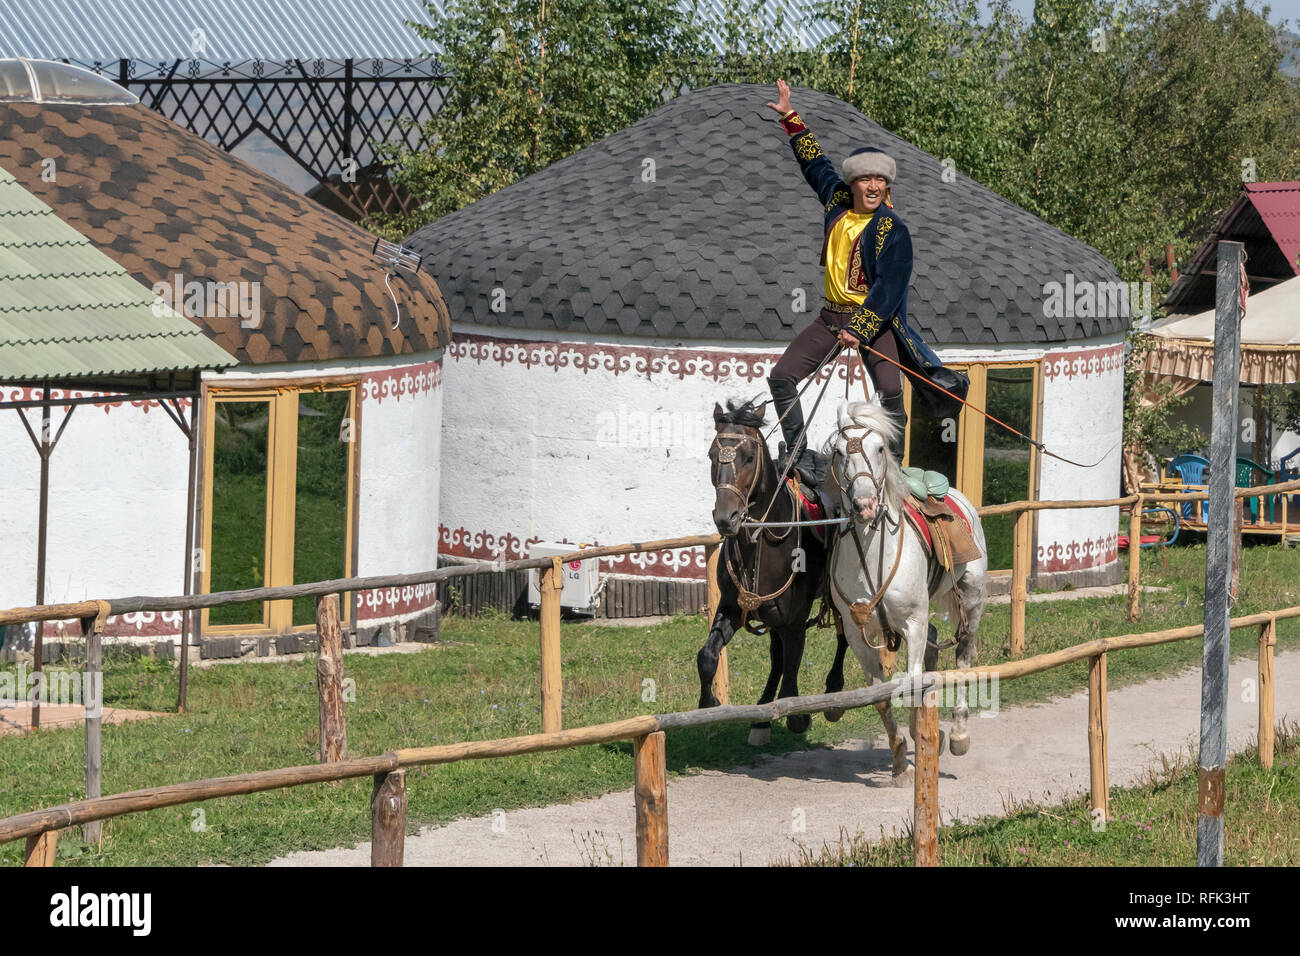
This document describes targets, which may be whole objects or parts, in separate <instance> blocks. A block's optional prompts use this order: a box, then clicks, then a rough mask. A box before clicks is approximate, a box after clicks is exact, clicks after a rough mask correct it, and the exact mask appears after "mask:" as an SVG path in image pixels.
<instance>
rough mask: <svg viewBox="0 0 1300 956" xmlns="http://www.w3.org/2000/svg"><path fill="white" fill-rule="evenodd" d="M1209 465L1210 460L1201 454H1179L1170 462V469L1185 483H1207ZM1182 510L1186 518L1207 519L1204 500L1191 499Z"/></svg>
mask: <svg viewBox="0 0 1300 956" xmlns="http://www.w3.org/2000/svg"><path fill="white" fill-rule="evenodd" d="M1208 467H1210V462H1209V460H1208V459H1205V458H1202V457H1201V456H1200V455H1179V456H1178V457H1177V458H1175V459H1174V460H1173V461H1171V462H1170V463H1169V471H1171V472H1174V473H1175V474H1177V475H1178V477H1180V478H1181V479H1182V480H1183V484H1185V485H1203V484H1205V469H1206V468H1208ZM1193 509H1195V511H1193ZM1180 510H1181V511H1182V513H1183V517H1184V518H1192V519H1193V520H1195V521H1204V520H1205V508H1204V504H1203V502H1199V501H1195V502H1193V501H1189V502H1188V503H1187V504H1185V505H1183V506H1182V507H1181V509H1180Z"/></svg>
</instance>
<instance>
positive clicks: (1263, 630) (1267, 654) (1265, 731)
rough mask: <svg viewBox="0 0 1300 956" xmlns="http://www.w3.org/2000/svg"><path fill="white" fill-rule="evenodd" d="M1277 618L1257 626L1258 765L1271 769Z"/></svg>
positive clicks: (1271, 618)
mask: <svg viewBox="0 0 1300 956" xmlns="http://www.w3.org/2000/svg"><path fill="white" fill-rule="evenodd" d="M1276 644H1277V618H1275V617H1270V618H1269V619H1268V622H1267V623H1265V624H1261V625H1260V626H1259V765H1260V766H1261V767H1263V768H1264V769H1265V770H1272V769H1273V648H1274V646H1276Z"/></svg>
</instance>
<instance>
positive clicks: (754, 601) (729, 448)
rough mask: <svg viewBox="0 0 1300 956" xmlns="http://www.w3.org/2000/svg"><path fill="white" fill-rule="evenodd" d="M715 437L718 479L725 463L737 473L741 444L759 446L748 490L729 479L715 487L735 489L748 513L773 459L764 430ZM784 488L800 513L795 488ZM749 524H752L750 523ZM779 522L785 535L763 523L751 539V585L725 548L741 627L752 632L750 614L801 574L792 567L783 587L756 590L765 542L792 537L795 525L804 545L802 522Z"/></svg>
mask: <svg viewBox="0 0 1300 956" xmlns="http://www.w3.org/2000/svg"><path fill="white" fill-rule="evenodd" d="M720 438H734V439H736V440H737V444H735V445H723V444H722V443H721V442H719V441H718V439H720ZM713 440H714V443H715V444H716V445H717V446H718V469H719V470H718V477H719V478H721V477H722V470H721V469H722V465H724V464H729V465H731V471H732V475H737V474H738V469H737V468H736V449H737V448H739V447H741V445H743V444H747V443H750V442H753V443H754V444H756V445H758V447H759V452H758V455H757V456H756V457H755V460H754V473H753V477H751V478H750V481H749V487H748V488H747V489H745V490H743V491H742V490H741V489H740V487H739V486H737V485H734V484H731V483H730V482H723V483H720V484H718V485H717V486H716V487H718V488H725V489H727V490H729V491H731V492H733V493H734V494H735V495H736V496H737V497H739V498H740V499H741V501H742V503H743V509H744V510H743V511H742V514H743V515H747V514H748V513H749V500H750V496H751V495H752V494H753V493H754V488H755V486H756V485H757V484H758V478H759V474H760V473H761V471H762V469H763V467H764V466H765V465H766V464H767V462H768V461H769V460H770V458H769V457H768V451H767V442H765V441H764V440H763V439H762V434H761V433H760V434H758V435H746V434H743V433H738V432H718V434H717V435H716V436H715V437H714V439H713ZM773 470H775V469H773ZM784 484H785V482H784V481H780V482H779V483H778V485H777V491H776V493H774V494H773V495H772V501H771V502H769V503H768V511H769V512H770V511H771V509H772V505H773V504H775V502H776V498H777V495H778V494H780V490H781V486H782V485H784ZM785 489H786V491H787V493H788V494H789V496H790V505H791V508H792V509H793V514H794V515H795V516H798V514H799V502H798V500H797V498H796V497H795V493H794V489H792V488H790V487H789V485H785ZM744 524H745V522H743V521H742V525H744ZM750 524H753V523H752V522H750ZM778 524H779V525H781V526H783V527H785V529H786V530H785V532H784V533H783V534H781V535H775V536H774V535H772V533H771V532H770V531H768V530H767V528H766V526H764V525H762V524H760V525H759V527H758V530H756V531H755V533H754V536H753V538H752V539H751V540H753V541H754V569H753V571H752V573H749V574H748V576H749V578H750V581H751V582H752V584H753V587H752V588H751V587H749V586H748V585H746V583H745V582H744V581H743V580H742V579H741V577H740V576H739V575H737V574H736V570H735V568H734V566H733V565H732V561H731V555H730V552H729V549H728V548H727V547H726V544H725V543H724V545H723V548H722V563H723V565H724V566H725V567H726V569H727V574H728V576H729V577H730V578H731V583H732V584H734V585H735V586H736V591H737V599H736V603H737V604H738V605H739V606H740V609H741V611H742V612H743V616H742V617H741V621H740V626H741V627H744V628H746V630H750V631H751V632H753V629H752V628H750V627H749V625H748V618H749V615H750V613H751V612H753V611H756V610H758V609H759V608H760V607H762V606H763V605H764V604H767V603H768V602H770V601H775V600H776V599H777V598H779V597H780V596H781V595H782V594H784V593H785V592H786V591H787V590H789V588H790V585H792V584H793V583H794V579H795V576H796V575H797V574H798V571H796V570H791V572H790V576H789V577H788V578H786V581H785V584H783V585H781V587H779V588H777V589H776V590H775V591H773V592H772V593H770V594H759V593H758V591H757V588H758V582H759V578H760V575H761V573H762V564H763V542H764V541H771V542H772V543H779V542H781V541H784V540H785V539H786V538H788V537H789V536H790V528H791V527H794V528H795V529H796V530H795V542H794V547H795V550H798V549H799V548H800V547H801V546H802V544H803V527H802V526H801V525H800V523H799V522H797V521H795V522H778ZM736 547H737V548H739V547H740V544H739V542H738V541H737V544H736ZM742 570H744V571H748V569H742ZM754 633H757V632H754Z"/></svg>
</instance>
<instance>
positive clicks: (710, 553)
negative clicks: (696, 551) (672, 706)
mask: <svg viewBox="0 0 1300 956" xmlns="http://www.w3.org/2000/svg"><path fill="white" fill-rule="evenodd" d="M704 553H705V555H706V558H707V560H706V562H705V570H704V578H705V580H706V581H707V582H708V584H707V587H708V595H709V623H708V626H709V627H712V626H713V619H714V618H715V617H717V616H718V605H719V604H721V603H722V588H720V587H718V559H719V556H720V555H721V553H722V546H721V544H710V545H705V548H704ZM713 696H714V697H716V698H718V700H719V701H720V702H721V703H723V704H724V705H725V704H730V703H731V671H730V670H728V668H727V649H726V648H725V647H724V648H722V650H720V651H719V652H718V669H717V670H716V671H714V672H713Z"/></svg>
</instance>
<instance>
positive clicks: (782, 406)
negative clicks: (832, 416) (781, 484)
mask: <svg viewBox="0 0 1300 956" xmlns="http://www.w3.org/2000/svg"><path fill="white" fill-rule="evenodd" d="M767 385H768V388H770V389H771V390H772V403H773V404H774V405H776V414H777V417H778V418H780V420H781V434H782V435H783V436H784V437H785V441H784V442H783V447H784V449H785V450H784V452H783V453H782V455H781V458H780V460H779V461H778V462H777V465H776V470H777V473H778V474H781V473H784V472H785V466H786V462H787V460H788V459H790V458H793V459H794V470H795V471H797V472H798V473H799V478H800V479H801V480H802V481H803V482H804V483H805V484H809V485H813V486H816V485H817V484H818V480H819V479H820V478H822V477H824V476H823V475H821V474H820V471H821V469H819V468H818V467H817V461H816V458H815V457H814V456H813V455H812V453H811V452H809V451H808V443H807V440H806V439H805V438H804V437H803V428H804V425H803V408H802V407H801V406H800V405H799V389H798V387H797V386H796V385H795V383H794V382H791V381H790V380H789V379H784V378H769V379H768V380H767ZM796 442H797V445H796Z"/></svg>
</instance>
